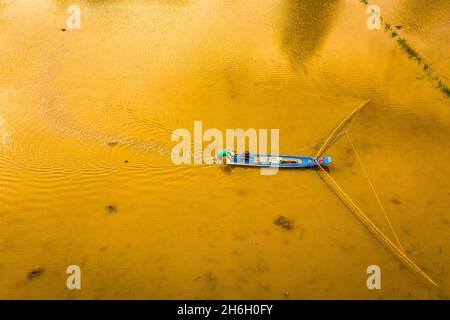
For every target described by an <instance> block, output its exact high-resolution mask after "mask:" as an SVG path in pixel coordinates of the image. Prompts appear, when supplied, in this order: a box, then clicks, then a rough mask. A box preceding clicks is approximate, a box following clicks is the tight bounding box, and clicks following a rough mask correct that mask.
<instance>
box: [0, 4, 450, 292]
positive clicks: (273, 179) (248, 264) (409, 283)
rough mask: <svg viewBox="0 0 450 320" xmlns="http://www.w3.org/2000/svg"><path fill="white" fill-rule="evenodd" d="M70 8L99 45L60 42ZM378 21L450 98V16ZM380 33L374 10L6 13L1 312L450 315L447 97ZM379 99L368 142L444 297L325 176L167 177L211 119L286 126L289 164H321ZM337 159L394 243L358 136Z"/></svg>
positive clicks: (428, 8)
mask: <svg viewBox="0 0 450 320" xmlns="http://www.w3.org/2000/svg"><path fill="white" fill-rule="evenodd" d="M74 2H76V3H75V4H77V5H79V6H80V8H81V29H80V30H66V31H63V30H62V29H63V28H65V29H67V27H66V19H67V18H68V16H69V14H68V13H67V12H66V10H67V7H69V6H70V5H72V4H74ZM377 5H379V6H380V8H381V10H382V15H383V17H384V18H386V19H387V20H389V21H391V22H392V23H393V24H395V25H398V26H401V29H400V28H398V32H399V33H401V34H402V36H403V37H405V38H407V39H408V42H409V43H410V45H411V46H412V47H414V49H415V50H417V51H418V52H419V53H420V54H421V55H422V56H423V57H424V58H425V59H427V62H428V63H429V64H430V65H431V66H432V67H433V68H434V70H435V71H436V72H437V73H438V74H439V76H440V77H441V78H442V79H444V80H445V81H446V82H447V84H448V83H449V79H450V59H449V58H450V56H449V52H450V33H449V27H450V24H449V21H450V20H449V17H450V3H449V1H448V0H439V1H438V0H435V1H426V0H402V1H388V0H379V1H378V2H377ZM368 16H369V14H367V13H366V7H365V6H364V5H363V4H361V3H360V2H359V1H356V0H322V1H309V0H304V1H294V0H267V1H260V0H240V1H219V0H147V1H145V0H135V1H132V0H103V1H101V0H80V1H72V0H67V1H65V0H60V1H58V0H15V1H14V0H12V1H6V0H0V50H1V51H0V52H1V53H0V298H3V299H17V298H25V299H31V298H33V299H36V298H44V299H48V298H56V299H81V298H87V299H109V298H112V299H116V298H133V299H148V298H162V299H165V298H169V299H175V298H202V299H222V298H239V299H242V298H243V299H247V298H256V299H310V298H324V299H334V298H356V299H363V298H368V299H389V298H392V299H412V298H420V299H422V298H423V299H439V298H444V299H446V298H448V292H449V290H450V268H449V266H450V212H449V209H448V208H449V205H450V201H449V199H450V188H449V177H450V164H449V162H448V160H449V158H450V148H449V147H450V141H449V137H450V135H449V134H450V105H449V101H450V100H449V98H448V97H446V96H445V94H443V92H441V91H440V90H439V89H438V88H436V86H435V84H434V83H433V82H431V81H430V80H429V79H427V76H426V75H425V73H424V72H423V71H422V69H421V67H420V66H419V65H418V64H417V63H416V62H414V61H413V60H411V59H410V58H408V55H407V54H405V52H403V51H402V50H401V48H400V47H399V46H398V45H397V43H396V41H395V40H394V39H392V38H391V37H390V36H389V34H388V33H385V32H384V31H383V29H381V30H376V29H375V30H369V29H368V28H367V27H366V19H367V17H368ZM367 99H370V100H371V102H370V103H369V104H368V105H367V106H366V107H365V108H364V109H363V110H362V111H361V113H360V114H359V117H358V118H357V119H356V120H355V122H354V124H353V125H352V127H351V131H350V136H351V139H352V141H353V143H354V145H355V148H356V150H357V151H358V154H359V156H360V157H361V160H362V162H363V164H364V169H365V170H366V172H367V174H368V176H369V177H370V179H371V182H372V183H373V186H374V188H375V190H376V191H377V193H378V196H379V198H380V200H381V203H382V204H383V206H384V207H385V209H386V212H387V215H388V217H389V219H390V221H391V223H392V226H393V228H394V229H395V231H396V233H397V235H398V238H399V240H400V242H401V244H402V246H403V247H404V249H405V250H406V252H407V254H408V256H409V257H411V259H412V260H414V261H415V262H416V263H417V264H418V265H419V266H420V267H421V268H422V269H423V270H425V271H426V272H427V273H428V274H429V275H430V276H431V277H432V278H433V279H434V280H435V281H436V282H437V284H438V287H437V288H432V287H430V286H429V285H428V284H427V283H424V282H423V281H421V280H420V279H417V278H416V277H415V276H414V275H413V274H412V273H411V272H410V271H408V269H406V268H404V267H403V266H402V265H401V264H400V263H399V262H398V261H397V260H396V259H395V257H393V256H392V255H391V254H390V253H389V252H388V251H387V250H385V249H384V247H383V246H382V245H381V244H380V243H379V242H377V241H376V240H375V239H374V238H373V237H372V236H371V235H370V234H369V233H368V232H367V230H366V229H364V227H363V226H362V225H361V224H360V223H359V222H358V220H356V219H355V217H354V216H353V215H352V214H351V212H350V211H348V210H347V208H346V207H345V206H344V205H343V203H342V202H341V201H340V200H339V199H338V198H337V197H336V195H335V194H334V193H333V192H332V190H331V189H330V188H329V187H328V186H327V185H326V184H325V183H324V182H323V181H322V180H321V179H320V177H319V176H318V174H317V172H316V171H314V170H288V171H280V172H279V173H278V174H276V175H272V176H262V175H260V172H259V170H252V169H243V168H235V169H225V168H223V167H221V166H218V165H175V164H173V162H172V161H171V157H170V151H171V148H172V147H173V145H174V142H172V141H171V139H170V136H171V133H172V131H173V130H174V129H177V128H186V129H188V130H193V122H194V120H201V121H202V122H203V126H204V129H206V128H218V129H221V130H225V129H226V128H243V129H248V128H257V129H258V128H268V129H270V128H279V129H280V151H281V153H295V154H298V155H314V151H316V150H317V148H318V144H319V142H320V139H323V138H324V137H326V136H327V134H329V133H330V131H331V130H332V129H333V127H334V126H336V125H337V124H338V123H339V122H340V121H341V120H342V119H343V118H345V116H346V115H347V114H349V113H350V112H351V111H352V110H354V109H355V108H356V107H357V106H358V105H360V104H361V103H362V102H363V101H365V100H367ZM327 155H330V156H332V157H333V160H334V164H333V166H332V168H331V170H330V175H331V176H332V177H333V178H334V179H335V180H336V181H337V182H338V183H339V184H340V185H341V187H342V188H343V189H344V190H346V192H347V193H348V194H349V196H350V197H351V198H352V200H353V201H354V202H355V203H357V204H358V205H359V206H360V207H361V209H362V210H363V211H364V212H366V213H367V214H368V216H369V217H370V218H371V219H372V220H373V221H374V223H375V224H376V225H377V226H378V227H379V228H380V229H381V230H383V231H384V232H385V233H386V235H387V236H388V237H390V238H391V239H393V241H394V235H393V233H392V232H391V230H390V228H389V224H388V221H387V220H386V217H385V216H384V215H383V213H382V211H381V209H380V207H379V206H378V203H377V201H376V198H375V195H374V193H373V192H372V190H371V189H370V185H369V183H368V181H367V179H366V177H365V175H364V172H363V169H362V168H361V167H360V165H359V163H358V162H357V159H356V158H355V154H354V152H353V149H352V148H351V145H350V144H349V142H348V140H345V139H340V140H339V141H338V142H337V143H336V144H334V145H333V146H332V147H331V148H330V149H329V150H328V151H327ZM279 216H284V217H286V218H287V219H290V220H293V228H292V229H290V230H285V229H283V228H281V227H280V226H279V225H276V224H275V223H274V221H275V220H276V219H277V218H278V217H279ZM73 264H75V265H78V266H80V268H81V286H82V288H81V290H68V289H67V288H66V279H67V276H68V274H66V268H67V266H69V265H73ZM373 264H375V265H379V266H380V268H381V272H382V289H381V290H368V288H367V286H366V279H367V277H368V275H367V274H366V268H367V267H368V266H369V265H373Z"/></svg>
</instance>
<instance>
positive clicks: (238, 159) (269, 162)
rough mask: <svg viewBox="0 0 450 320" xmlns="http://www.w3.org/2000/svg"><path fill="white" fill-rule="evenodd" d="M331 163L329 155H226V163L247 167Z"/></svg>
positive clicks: (300, 165) (289, 166)
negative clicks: (315, 156) (317, 156)
mask: <svg viewBox="0 0 450 320" xmlns="http://www.w3.org/2000/svg"><path fill="white" fill-rule="evenodd" d="M331 163H332V159H331V157H319V158H314V157H299V156H287V155H270V154H249V155H244V154H235V155H230V156H227V164H229V165H234V166H249V167H277V168H310V167H316V166H317V165H318V164H320V165H322V166H324V165H329V164H331Z"/></svg>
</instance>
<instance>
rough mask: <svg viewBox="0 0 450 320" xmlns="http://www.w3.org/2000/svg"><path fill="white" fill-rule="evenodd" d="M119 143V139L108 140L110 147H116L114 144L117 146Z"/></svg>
mask: <svg viewBox="0 0 450 320" xmlns="http://www.w3.org/2000/svg"><path fill="white" fill-rule="evenodd" d="M117 144H118V142H117V141H110V142H108V146H110V147H114V146H116V145H117Z"/></svg>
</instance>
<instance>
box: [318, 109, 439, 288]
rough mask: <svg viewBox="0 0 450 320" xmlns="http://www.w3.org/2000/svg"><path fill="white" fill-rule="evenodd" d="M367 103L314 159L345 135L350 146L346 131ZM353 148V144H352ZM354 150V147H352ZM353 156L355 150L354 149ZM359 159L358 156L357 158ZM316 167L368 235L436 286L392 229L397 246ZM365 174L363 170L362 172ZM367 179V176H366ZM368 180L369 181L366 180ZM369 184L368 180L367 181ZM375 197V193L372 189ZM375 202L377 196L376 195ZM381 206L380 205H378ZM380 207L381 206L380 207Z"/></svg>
mask: <svg viewBox="0 0 450 320" xmlns="http://www.w3.org/2000/svg"><path fill="white" fill-rule="evenodd" d="M368 102H369V100H368V101H365V102H364V103H363V104H362V105H360V106H359V107H358V108H356V109H355V110H354V111H353V112H352V113H350V114H349V115H348V116H347V117H346V118H345V119H344V120H343V121H341V122H340V123H339V124H338V125H337V126H336V128H335V129H334V130H333V131H332V132H331V134H330V135H329V136H328V138H327V139H326V140H325V142H324V143H323V144H322V146H321V147H320V149H319V151H318V152H317V155H316V158H317V157H320V156H321V155H322V154H323V153H324V152H325V151H326V150H327V149H328V148H330V147H331V146H332V145H333V144H334V143H335V142H336V141H338V140H339V139H340V138H341V137H342V136H343V135H346V136H347V138H348V139H349V142H350V143H351V144H352V142H351V140H350V137H349V136H348V134H347V133H348V131H349V130H350V127H351V126H352V124H353V122H354V120H355V119H356V117H357V115H358V114H359V112H360V111H361V110H362V108H363V107H364V106H366V105H367V104H368ZM352 147H353V144H352ZM353 149H354V147H353ZM354 152H355V154H356V155H357V153H356V150H355V149H354ZM358 159H359V156H358ZM360 165H361V166H362V163H361V162H360ZM317 166H318V168H319V169H320V170H318V173H319V175H320V177H321V178H322V179H323V180H324V181H325V182H326V183H327V184H328V186H329V187H330V188H331V189H332V190H333V191H334V192H335V193H336V195H337V196H338V198H339V199H340V200H341V201H342V202H343V203H344V205H345V206H346V207H347V208H348V209H349V210H350V212H351V213H352V214H353V215H354V216H355V217H356V218H357V219H358V220H359V221H360V222H361V224H362V225H363V226H364V227H365V228H366V229H367V230H368V231H369V233H370V234H371V235H372V236H373V237H375V238H376V239H377V240H378V241H379V242H380V243H381V244H382V245H384V246H385V247H386V249H387V250H388V251H389V252H391V253H392V254H393V255H394V256H395V257H396V258H397V259H398V260H399V261H400V262H401V263H402V264H403V265H405V266H406V267H407V268H408V269H409V270H411V271H412V272H413V274H415V275H416V276H417V277H419V278H421V279H424V280H425V281H427V282H428V283H431V284H432V285H433V286H437V284H436V283H435V282H434V281H433V280H432V279H431V277H430V276H428V275H427V274H426V273H425V272H424V271H423V270H422V269H421V268H420V267H419V266H417V265H416V264H415V263H414V261H412V260H411V259H410V258H409V257H408V256H407V255H406V254H405V252H404V250H403V248H402V246H401V244H400V241H398V237H397V235H396V233H395V231H394V229H393V228H392V225H391V230H392V231H393V233H394V235H395V237H396V239H397V242H398V244H399V245H398V246H397V245H396V244H394V243H393V242H392V241H391V240H390V239H389V238H388V237H387V236H386V235H385V234H384V233H383V232H382V231H381V230H380V229H379V228H378V227H377V226H376V225H375V224H374V223H373V222H372V221H371V220H370V219H369V218H368V216H367V215H366V214H365V213H364V212H363V211H362V210H361V209H360V208H359V207H358V206H357V205H356V204H355V203H354V202H353V201H352V200H351V199H350V197H349V196H348V195H347V194H346V193H345V192H344V190H343V189H342V188H341V187H340V186H339V185H338V184H337V183H336V181H334V179H333V178H332V177H331V176H330V174H329V173H328V172H327V171H326V170H325V168H324V167H323V166H321V165H320V164H319V163H317ZM362 168H364V167H362ZM363 170H364V169H363ZM364 172H365V170H364ZM367 178H368V176H367ZM368 180H369V179H368ZM369 183H370V180H369ZM373 191H374V193H375V195H376V192H375V190H374V189H373ZM376 197H377V200H379V199H378V196H377V195H376ZM380 205H381V203H380ZM381 206H382V205H381ZM383 211H384V209H383ZM385 215H386V213H385ZM386 218H387V220H388V222H389V224H390V221H389V218H388V217H387V215H386Z"/></svg>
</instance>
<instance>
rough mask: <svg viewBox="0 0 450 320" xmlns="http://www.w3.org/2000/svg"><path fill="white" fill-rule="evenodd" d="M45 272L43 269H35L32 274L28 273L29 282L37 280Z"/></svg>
mask: <svg viewBox="0 0 450 320" xmlns="http://www.w3.org/2000/svg"><path fill="white" fill-rule="evenodd" d="M43 272H44V269H43V268H37V269H33V270H31V271H30V272H28V275H27V278H28V280H32V279H34V278H37V277H39V276H40V275H42V273H43Z"/></svg>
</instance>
